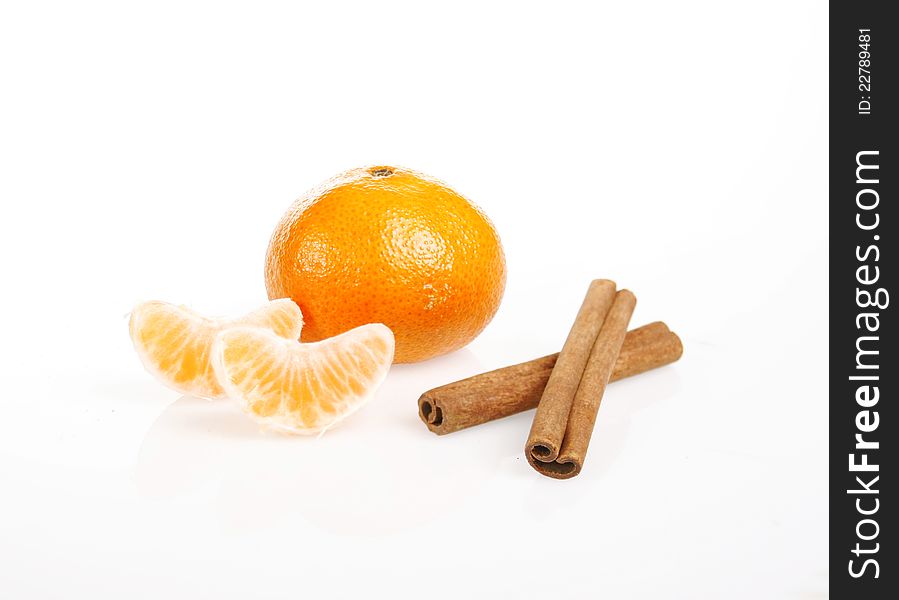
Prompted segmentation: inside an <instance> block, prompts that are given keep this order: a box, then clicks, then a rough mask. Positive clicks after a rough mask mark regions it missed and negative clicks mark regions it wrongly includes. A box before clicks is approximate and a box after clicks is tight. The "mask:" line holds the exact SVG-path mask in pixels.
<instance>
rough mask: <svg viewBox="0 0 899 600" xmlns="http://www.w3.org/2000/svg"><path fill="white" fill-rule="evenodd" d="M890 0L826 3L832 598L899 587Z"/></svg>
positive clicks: (896, 32)
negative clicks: (828, 138) (827, 18)
mask: <svg viewBox="0 0 899 600" xmlns="http://www.w3.org/2000/svg"><path fill="white" fill-rule="evenodd" d="M895 8H896V6H895V4H894V3H891V2H853V1H849V0H843V1H838V2H831V5H830V77H829V79H830V373H829V377H830V588H831V597H833V598H859V599H862V598H895V597H896V596H895V594H896V590H897V589H899V585H897V583H899V563H897V556H899V555H897V552H896V544H899V535H897V534H896V531H895V528H896V513H897V511H899V507H897V506H896V505H897V503H899V496H897V494H896V492H895V490H896V489H897V487H899V486H897V484H899V471H897V469H896V464H897V463H899V457H897V454H899V453H897V451H896V450H897V446H899V427H897V424H896V421H897V419H899V411H897V409H896V407H895V404H896V403H897V402H899V397H897V394H899V360H897V355H896V352H895V348H896V341H897V337H899V328H897V325H896V322H897V319H899V317H897V314H896V308H895V307H894V306H893V303H894V302H899V290H897V289H896V286H895V282H896V281H897V272H899V261H897V255H896V247H897V240H896V237H897V236H899V227H897V215H896V210H895V204H896V203H897V202H899V198H897V196H896V194H897V193H899V185H897V180H899V153H897V152H896V146H897V135H899V132H897V128H896V125H895V123H896V120H895V118H894V114H893V113H894V112H895V111H897V110H899V95H897V93H896V87H897V86H896V78H897V77H899V57H897V52H896V49H897V40H899V22H897V20H896V19H891V18H890V17H888V16H887V10H888V9H891V10H890V12H892V10H894V9H895ZM894 292H895V294H897V295H895V296H894V295H893V293H894ZM890 457H891V458H890ZM888 489H892V490H894V492H892V493H889V492H887V490H888ZM888 590H889V593H888Z"/></svg>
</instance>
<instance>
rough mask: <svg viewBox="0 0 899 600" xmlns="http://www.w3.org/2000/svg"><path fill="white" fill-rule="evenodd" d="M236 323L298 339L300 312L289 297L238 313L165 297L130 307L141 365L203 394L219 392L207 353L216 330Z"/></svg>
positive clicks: (211, 395)
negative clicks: (217, 312) (197, 308)
mask: <svg viewBox="0 0 899 600" xmlns="http://www.w3.org/2000/svg"><path fill="white" fill-rule="evenodd" d="M237 325H244V326H252V327H264V328H266V329H269V330H271V331H273V332H274V333H275V334H277V335H279V336H283V337H285V338H290V339H293V340H296V339H297V338H298V337H299V336H300V330H301V329H302V327H303V314H302V313H301V312H300V309H299V307H298V306H297V305H296V304H294V302H293V301H292V300H290V299H284V300H276V301H274V302H269V303H268V304H266V305H265V306H263V307H262V308H259V309H257V310H255V311H253V312H251V313H250V314H248V315H245V316H243V317H240V318H238V319H221V318H209V317H204V316H202V315H199V314H197V313H195V312H194V311H192V310H190V309H188V308H186V307H184V306H175V305H174V304H168V303H166V302H158V301H151V302H143V303H141V304H138V305H137V306H136V307H135V308H134V310H133V311H131V321H130V323H129V329H130V332H131V340H132V341H133V342H134V348H135V350H137V355H138V356H139V357H140V359H141V362H142V363H143V364H144V367H146V369H147V370H148V371H149V372H150V373H152V374H153V375H155V376H156V378H157V379H159V380H160V381H162V382H163V383H164V384H166V385H167V386H169V387H170V388H172V389H174V390H176V391H178V392H181V393H182V394H187V395H191V396H199V397H201V398H221V397H224V395H225V393H224V390H223V389H222V386H220V385H219V383H218V381H217V380H216V377H215V373H214V371H213V368H212V364H211V363H210V362H209V358H210V356H211V353H212V344H213V342H214V341H215V336H216V335H217V334H218V333H219V332H220V331H222V330H225V329H228V328H229V327H234V326H237Z"/></svg>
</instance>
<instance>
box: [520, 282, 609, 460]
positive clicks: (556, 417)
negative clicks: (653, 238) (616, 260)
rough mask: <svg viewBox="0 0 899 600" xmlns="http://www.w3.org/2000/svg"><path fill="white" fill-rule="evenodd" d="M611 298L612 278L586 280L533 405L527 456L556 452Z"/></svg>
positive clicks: (543, 457) (544, 456)
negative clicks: (581, 297)
mask: <svg viewBox="0 0 899 600" xmlns="http://www.w3.org/2000/svg"><path fill="white" fill-rule="evenodd" d="M614 300H615V282H614V281H609V280H608V279H596V280H594V281H592V282H591V283H590V287H589V289H588V290H587V296H586V297H585V298H584V302H583V304H581V309H580V310H579V311H578V313H577V316H576V317H575V319H574V324H573V325H572V326H571V331H569V332H568V338H567V339H566V340H565V345H563V346H562V351H561V352H559V358H558V359H557V360H556V366H555V367H553V370H552V373H550V375H549V381H547V382H546V388H545V389H544V390H543V396H542V397H541V398H540V404H538V405H537V413H536V414H535V415H534V423H533V425H532V426H531V433H530V435H529V436H528V444H527V448H528V451H527V454H528V457H530V456H531V455H532V454H536V455H538V456H540V459H541V460H542V461H549V462H552V461H554V460H555V459H556V457H557V456H558V455H559V450H560V449H561V447H562V439H563V438H564V436H565V428H566V426H567V425H568V413H569V412H570V411H571V405H572V404H573V403H574V396H575V394H576V393H577V389H578V386H579V385H580V382H581V376H582V375H583V374H584V368H585V367H586V366H587V359H588V358H590V352H591V350H592V349H593V346H594V344H595V343H596V338H597V337H598V336H599V332H600V330H601V329H602V324H603V321H605V319H606V315H607V314H608V312H609V310H610V309H611V308H612V304H613V302H614ZM620 349H621V348H620V345H619V347H618V348H616V349H615V353H616V355H617V353H618V352H619V351H620ZM528 460H530V458H529V459H528Z"/></svg>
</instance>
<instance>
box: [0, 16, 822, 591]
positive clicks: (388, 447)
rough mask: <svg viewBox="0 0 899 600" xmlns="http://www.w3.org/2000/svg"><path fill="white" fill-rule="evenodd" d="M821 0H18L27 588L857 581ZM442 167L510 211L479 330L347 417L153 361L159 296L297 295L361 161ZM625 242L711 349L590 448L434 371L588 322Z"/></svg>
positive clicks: (12, 63)
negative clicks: (482, 419) (245, 409)
mask: <svg viewBox="0 0 899 600" xmlns="http://www.w3.org/2000/svg"><path fill="white" fill-rule="evenodd" d="M826 30H827V15H826V6H825V4H824V3H817V2H810V1H809V2H782V1H777V2H757V3H754V4H753V5H752V6H751V7H749V6H746V5H743V4H739V3H734V4H728V3H721V2H712V1H710V2H686V3H685V2H665V1H659V2H652V3H647V2H633V3H617V2H616V3H609V4H607V5H604V6H601V5H599V4H598V3H593V2H565V3H547V2H522V1H517V2H504V3H499V2H496V3H492V2H490V3H488V2H452V3H449V2H447V3H443V4H442V5H440V6H437V5H436V4H433V3H422V2H405V3H399V2H389V1H385V2H378V3H364V2H352V3H351V2H318V3H309V4H306V5H301V4H300V3H283V4H273V3H267V2H262V3H260V2H253V3H246V4H237V3H230V2H225V3H222V2H219V3H209V4H205V5H204V4H199V3H195V2H183V1H178V2H153V3H141V4H137V3H122V2H107V3H101V2H78V3H63V2H58V3H52V2H27V3H26V2H12V3H4V4H3V7H2V8H0V77H2V94H0V108H2V110H0V198H2V202H3V213H2V214H3V217H2V221H0V260H2V279H3V282H4V283H3V288H4V291H3V294H2V300H0V302H2V311H0V331H2V333H3V340H2V347H0V370H2V385H3V388H2V400H0V402H2V404H0V408H2V412H0V480H2V482H3V483H2V486H3V491H2V493H0V565H2V568H0V595H2V596H3V597H5V598H53V597H57V598H73V597H89V598H152V597H156V598H160V597H167V598H199V597H215V598H252V597H284V598H332V597H333V598H353V597H363V596H364V597H380V596H384V597H397V598H407V597H408V598H418V597H428V598H459V597H490V598H518V599H520V598H531V597H542V598H588V597H597V598H599V597H602V598H728V599H732V598H751V599H758V598H766V599H777V598H801V599H810V598H821V597H824V596H826V594H827V561H826V544H827V537H828V526H827V500H826V492H827V488H826V484H827V471H826V443H827V432H826V429H827V404H826V401H827V387H826V383H825V376H826V373H827V371H826V341H827V322H826V315H827V305H826V295H825V294H826V285H827V272H826V254H827V237H826V227H827V217H826V207H827V187H826V182H825V178H826V174H827V172H826V150H827V100H826V97H827V89H828V85H827V84H828V82H827V70H826V57H827V45H826V44H827V35H826ZM371 163H388V164H391V163H393V164H400V165H405V166H409V167H412V168H415V169H418V170H421V171H424V172H426V173H429V174H432V175H434V176H436V177H439V178H441V179H443V180H445V181H446V182H448V183H449V184H450V185H451V186H453V187H455V188H456V189H458V190H459V191H461V192H462V193H464V194H466V195H467V196H469V197H470V198H471V199H472V200H474V201H475V202H476V203H478V204H479V205H480V206H481V207H482V208H483V209H484V210H485V211H486V212H487V214H488V215H489V216H490V217H491V218H492V219H493V221H494V223H495V225H496V227H497V229H498V230H499V232H500V235H501V237H502V239H503V242H504V246H505V250H506V255H507V259H508V266H509V278H508V286H507V288H506V294H505V299H504V302H503V305H502V307H501V309H500V311H499V313H498V314H497V316H496V318H495V320H494V321H493V323H492V324H491V325H490V326H489V327H488V328H487V330H486V331H485V332H484V333H483V334H482V335H481V336H480V337H479V338H478V339H477V340H476V341H475V342H474V343H472V344H471V345H470V346H469V347H468V348H466V349H464V350H462V351H459V352H457V353H455V354H453V355H450V356H447V357H444V358H440V359H437V360H433V361H431V362H428V363H425V364H419V365H413V366H401V367H397V368H394V369H393V370H392V371H391V373H390V375H389V377H388V380H387V381H386V383H385V385H384V387H383V388H382V390H381V392H380V393H379V395H378V397H377V398H376V399H375V400H374V401H373V403H372V404H370V405H369V406H367V407H366V408H365V409H364V410H363V411H361V412H360V413H358V414H357V415H355V416H354V418H352V419H350V420H348V421H347V422H346V423H345V424H344V425H343V426H341V427H339V428H337V429H335V430H333V431H331V432H329V433H328V434H327V435H325V436H324V437H323V438H322V439H319V440H315V439H307V438H289V437H281V436H277V435H270V434H269V435H265V434H262V433H260V432H259V430H258V428H257V427H256V426H255V425H254V424H253V423H251V422H250V421H248V420H246V419H245V418H244V417H243V416H242V415H241V414H240V413H239V412H238V411H237V410H236V409H235V408H234V407H233V406H232V405H231V403H229V402H219V403H207V402H205V401H199V400H195V399H191V398H179V397H178V396H177V394H175V393H173V392H171V391H169V390H167V389H166V388H164V387H162V386H161V385H159V384H157V383H156V382H155V381H154V380H152V378H151V377H150V376H149V375H148V374H147V373H145V372H144V371H143V369H142V368H141V366H140V364H139V362H138V360H137V358H136V357H135V355H134V353H133V351H132V349H131V346H130V341H129V339H128V335H127V317H126V314H127V313H128V311H129V310H130V308H131V307H132V306H133V304H134V303H135V302H137V301H138V300H142V299H154V298H158V299H163V300H168V301H172V302H176V303H184V304H188V305H190V306H192V307H194V308H195V309H197V310H200V311H205V312H207V313H210V314H232V313H235V314H236V313H240V312H243V311H245V310H249V309H251V308H254V307H255V306H257V305H259V304H260V303H262V302H263V301H264V300H265V299H266V298H265V289H264V285H263V272H262V271H263V268H262V267H263V257H264V252H265V247H266V244H267V241H268V237H269V235H270V233H271V230H272V228H273V227H274V225H275V223H276V222H277V220H278V219H279V217H280V215H281V213H282V212H283V211H284V210H285V209H286V207H287V206H288V205H289V204H290V203H291V202H292V200H293V199H294V198H295V197H297V196H299V195H300V194H301V193H302V192H304V191H305V190H306V189H308V188H310V187H312V186H313V185H315V184H317V183H319V182H321V181H322V180H324V179H326V178H328V177H330V176H331V175H333V174H335V173H337V172H340V171H342V170H344V169H347V168H350V167H355V166H360V165H365V164H371ZM594 277H608V278H613V279H615V280H617V281H618V282H619V283H620V285H621V286H623V287H628V288H630V289H632V290H634V291H635V292H636V294H637V297H638V298H639V303H638V307H637V311H636V313H635V316H634V321H633V323H634V324H635V325H639V324H643V323H646V322H649V321H653V320H659V319H662V320H665V321H666V322H667V323H668V324H669V325H670V326H671V327H672V328H673V329H674V330H676V331H677V332H678V333H679V334H680V335H681V337H682V338H683V341H684V344H685V347H686V353H685V355H684V357H683V359H682V360H681V361H680V362H679V363H677V364H675V365H673V366H670V367H666V368H664V369H661V370H659V371H656V372H653V373H649V374H646V375H643V376H640V377H638V378H635V379H632V380H629V381H626V382H620V383H616V384H614V385H613V386H611V387H610V389H609V391H608V393H607V395H606V398H605V400H604V402H603V405H602V409H601V411H600V414H599V420H598V425H597V429H596V432H595V435H594V438H593V442H592V445H591V448H590V453H589V455H588V458H587V461H586V464H585V468H584V471H583V473H582V474H581V475H580V476H579V477H577V478H576V479H573V480H570V481H567V482H566V481H562V482H560V481H556V480H551V479H547V478H543V477H540V476H539V475H537V474H536V473H535V472H534V471H533V470H531V468H530V467H529V466H528V465H527V463H526V461H525V460H524V458H523V455H522V447H523V444H524V441H525V438H526V436H527V432H528V429H529V427H530V421H531V418H532V413H526V414H521V415H518V416H515V417H512V418H508V419H505V420H503V421H501V422H496V423H492V424H489V425H485V426H482V427H478V428H474V429H471V430H468V431H465V432H461V433H457V434H453V435H450V436H446V437H436V436H434V435H433V434H431V433H430V432H428V430H427V429H426V428H425V427H424V426H423V425H422V423H421V422H420V421H419V420H418V417H417V415H416V405H415V401H416V399H417V398H418V396H419V394H420V393H421V392H422V391H424V390H425V389H428V388H430V387H434V386H436V385H440V384H443V383H446V382H449V381H452V380H455V379H459V378H461V377H464V376H468V375H471V374H474V373H477V372H480V371H484V370H487V369H492V368H496V367H500V366H504V365H507V364H510V363H514V362H519V361H523V360H527V359H530V358H533V357H536V356H539V355H544V354H548V353H550V352H554V351H556V350H558V349H559V348H560V347H561V345H562V342H563V340H564V338H565V335H566V334H567V331H568V328H569V326H570V324H571V321H572V320H573V318H574V315H575V312H576V311H577V308H578V306H579V304H580V301H581V299H582V297H583V293H584V291H585V289H586V286H587V283H588V281H589V280H590V279H591V278H594Z"/></svg>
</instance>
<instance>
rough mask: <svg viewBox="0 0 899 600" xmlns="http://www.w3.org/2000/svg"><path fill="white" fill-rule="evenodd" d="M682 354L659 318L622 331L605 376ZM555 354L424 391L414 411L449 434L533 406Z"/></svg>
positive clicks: (633, 370)
mask: <svg viewBox="0 0 899 600" xmlns="http://www.w3.org/2000/svg"><path fill="white" fill-rule="evenodd" d="M682 354H683V345H682V344H681V341H680V338H678V337H677V335H676V334H675V333H674V332H672V331H670V330H669V329H668V326H667V325H665V323H663V322H661V321H656V322H654V323H649V324H648V325H644V326H642V327H639V328H637V329H633V330H631V331H629V332H627V335H626V336H625V338H624V344H623V345H622V346H621V352H620V353H619V355H618V360H617V361H616V362H615V369H614V370H613V371H612V377H611V379H610V381H617V380H619V379H624V378H625V377H631V376H633V375H639V374H640V373H643V372H644V371H649V370H651V369H655V368H658V367H662V366H664V365H667V364H670V363H673V362H674V361H676V360H677V359H679V358H680V357H681V355H682ZM558 356H559V353H558V352H557V353H556V354H550V355H549V356H543V357H541V358H536V359H534V360H530V361H528V362H524V363H520V364H517V365H512V366H509V367H503V368H501V369H496V370H494V371H489V372H487V373H481V374H480V375H475V376H474V377H469V378H467V379H463V380H461V381H455V382H453V383H448V384H446V385H442V386H440V387H437V388H434V389H432V390H428V391H427V392H425V393H424V394H422V395H421V397H420V398H419V399H418V415H419V417H421V420H422V421H423V422H424V424H425V425H427V427H428V429H430V430H431V431H433V432H434V433H436V434H437V435H445V434H447V433H453V432H454V431H459V430H460V429H466V428H468V427H474V426H475V425H481V424H482V423H487V422H489V421H493V420H496V419H501V418H503V417H508V416H510V415H514V414H517V413H520V412H522V411H525V410H530V409H532V408H535V407H536V406H537V404H538V403H539V402H540V396H541V395H542V394H543V390H544V388H545V387H546V382H547V380H548V379H549V375H550V373H551V372H552V370H553V367H554V366H555V364H556V359H557V358H558Z"/></svg>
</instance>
